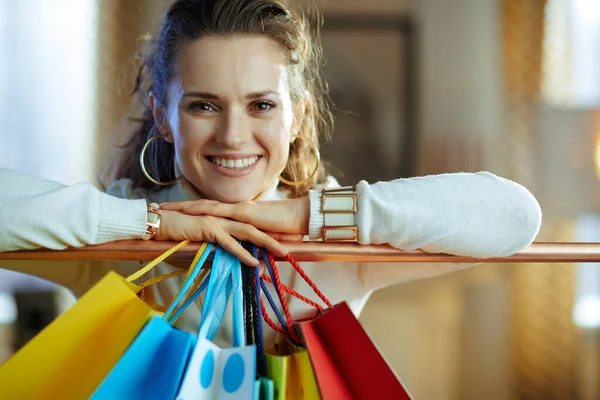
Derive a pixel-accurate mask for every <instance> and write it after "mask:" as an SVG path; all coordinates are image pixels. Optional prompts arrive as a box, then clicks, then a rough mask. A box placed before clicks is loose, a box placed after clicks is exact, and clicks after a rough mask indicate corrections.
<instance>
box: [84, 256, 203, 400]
mask: <svg viewBox="0 0 600 400" xmlns="http://www.w3.org/2000/svg"><path fill="white" fill-rule="evenodd" d="M211 247H212V245H210V244H208V245H207V246H206V250H205V251H204V252H203V254H202V256H201V257H200V259H199V260H198V262H197V263H196V264H195V265H194V267H193V268H194V269H193V271H192V272H191V273H190V275H189V277H188V279H187V280H186V282H185V283H184V286H183V287H182V289H181V291H180V292H179V294H178V296H177V298H176V299H175V300H174V301H173V303H172V304H171V306H170V307H169V309H168V310H167V312H166V313H165V315H164V316H163V317H158V316H155V317H153V318H152V319H150V321H149V322H148V323H147V324H146V325H145V326H144V328H143V329H142V331H141V332H140V334H139V335H138V336H137V337H136V338H135V340H134V341H133V343H132V344H131V346H130V347H129V348H128V349H127V351H126V352H125V354H124V355H123V356H122V357H121V359H120V360H119V362H118V363H117V364H116V365H115V367H114V368H113V369H112V370H111V371H110V373H109V374H108V376H107V377H106V378H105V379H104V381H103V382H102V383H101V384H100V386H99V387H98V388H97V389H96V391H95V392H94V394H93V395H92V397H91V399H93V400H100V399H102V400H104V399H106V400H108V399H111V400H113V399H128V400H129V399H140V400H141V399H144V400H149V399H157V400H158V399H160V400H163V399H173V398H175V396H176V395H177V392H178V390H179V386H180V384H181V379H182V377H183V376H184V373H185V369H186V367H187V364H188V361H189V357H190V354H191V352H192V350H193V349H194V345H195V343H196V337H195V335H194V334H192V333H188V332H184V331H181V330H179V329H177V328H175V327H173V325H172V323H173V321H174V320H175V319H176V317H177V316H179V314H181V312H183V310H185V308H187V306H188V305H189V304H190V303H191V302H192V301H193V300H194V299H195V298H196V297H197V296H198V295H199V294H200V292H201V291H202V290H203V289H204V287H205V286H206V284H205V283H207V282H206V281H205V283H204V284H203V285H201V286H200V288H199V289H198V290H197V291H196V292H195V293H194V294H193V295H192V296H191V297H190V298H189V299H188V301H187V302H186V303H185V304H184V305H183V306H182V307H181V308H179V310H177V311H176V312H175V314H173V312H174V311H175V309H176V306H177V305H178V304H179V302H180V301H181V299H182V298H183V296H184V295H185V293H187V292H188V291H189V290H190V288H191V286H192V283H193V282H194V280H195V279H196V278H197V276H198V274H199V272H200V269H201V266H202V264H204V262H205V261H206V258H207V257H208V255H209V254H210V250H211ZM171 315H173V317H170V316H171Z"/></svg>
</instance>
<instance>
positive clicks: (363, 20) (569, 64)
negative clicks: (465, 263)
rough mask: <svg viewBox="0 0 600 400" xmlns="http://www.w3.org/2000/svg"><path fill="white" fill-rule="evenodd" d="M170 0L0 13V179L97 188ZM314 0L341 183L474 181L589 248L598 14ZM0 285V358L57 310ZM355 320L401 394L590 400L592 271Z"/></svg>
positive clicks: (486, 269)
mask: <svg viewBox="0 0 600 400" xmlns="http://www.w3.org/2000/svg"><path fill="white" fill-rule="evenodd" d="M292 3H293V4H304V5H306V4H314V3H313V2H312V1H311V0H296V1H294V2H292ZM167 4H168V1H166V0H128V1H118V0H95V1H94V0H54V1H52V2H50V1H47V0H20V1H19V2H13V1H11V0H0V121H2V129H1V130H0V135H1V136H0V137H1V139H2V140H1V141H0V166H2V167H9V168H15V169H20V170H24V171H27V172H31V173H34V174H38V175H42V176H46V177H48V178H51V179H56V180H60V181H63V182H66V183H70V182H76V181H80V180H87V181H91V182H95V183H98V180H97V172H98V171H99V166H101V165H103V164H104V163H105V162H106V160H107V158H108V155H109V153H110V151H111V148H112V146H113V145H114V144H115V143H116V142H119V141H120V140H122V139H123V138H121V137H119V136H118V133H119V132H121V131H122V128H123V123H124V122H123V119H124V117H125V116H126V115H127V113H128V111H129V104H130V98H129V93H130V90H131V87H132V85H133V79H134V74H135V72H136V66H137V65H138V63H139V60H138V59H137V58H136V57H135V54H136V52H137V51H138V50H139V49H140V48H141V46H142V45H143V43H144V41H145V40H146V39H147V35H148V34H152V33H153V32H155V30H156V28H157V24H158V23H159V21H160V17H161V13H162V12H163V11H164V9H165V7H166V5H167ZM316 4H317V5H318V7H319V9H320V10H321V11H322V12H323V14H324V15H325V25H324V27H323V31H322V36H323V43H324V48H325V54H326V57H327V59H328V64H327V66H326V73H327V76H328V78H329V81H330V85H331V95H332V97H333V100H334V101H335V104H336V111H335V112H336V118H337V125H336V131H335V134H334V138H333V141H332V142H331V143H326V144H324V148H323V154H324V157H326V158H327V159H328V160H330V162H331V164H332V165H331V167H332V171H333V172H334V173H335V175H336V176H338V177H339V179H340V181H341V182H342V183H353V182H356V181H357V180H359V179H367V180H369V181H376V180H383V179H393V178H396V177H408V176H415V175H424V174H432V173H443V172H457V171H478V170H489V171H491V172H494V173H496V174H499V175H502V176H505V177H507V178H510V179H513V180H515V181H517V182H519V183H521V184H523V185H525V186H527V187H528V188H529V189H530V190H531V191H532V192H533V193H534V194H535V195H536V197H537V198H538V200H539V201H540V203H541V205H542V209H543V211H544V223H543V227H542V232H541V234H540V236H539V237H538V239H537V240H538V241H599V240H600V217H599V216H598V214H599V211H600V210H599V200H598V199H600V197H599V194H600V193H599V190H600V184H599V182H598V176H599V175H598V171H599V170H600V168H599V159H598V157H600V150H598V149H600V147H599V146H598V142H597V138H598V133H599V128H600V126H599V124H600V2H598V1H597V0H371V1H368V2H366V1H359V0H328V1H323V2H318V3H316ZM398 267H399V268H401V265H399V266H398ZM0 289H1V290H2V293H3V295H2V296H0V316H1V318H0V324H3V325H1V326H2V328H0V332H3V333H0V335H2V336H0V338H1V339H2V346H3V349H5V350H4V356H5V357H6V356H8V355H9V354H10V352H11V351H13V349H14V348H15V347H18V346H19V345H20V344H22V343H24V341H25V340H26V338H28V337H30V336H31V335H33V334H35V332H36V330H39V328H40V327H41V326H43V325H44V324H45V323H47V320H48V319H51V318H52V317H53V316H54V315H55V314H56V313H57V312H60V310H62V309H64V308H65V307H66V306H68V304H70V302H72V299H70V298H69V295H68V293H65V291H64V290H60V289H59V288H56V287H54V286H52V285H50V284H48V283H46V282H42V281H34V280H31V279H30V278H28V277H24V276H20V275H15V274H8V273H5V272H2V275H0ZM56 293H58V294H59V295H58V296H56ZM40 296H41V297H40ZM44 296H45V297H44ZM41 298H50V299H53V300H52V302H44V301H41V300H40V299H41ZM42 305H45V306H42ZM48 305H50V306H48ZM47 315H50V316H51V317H50V318H47V317H46V316H47ZM361 318H362V321H363V323H364V324H365V326H366V327H367V329H368V330H369V332H370V333H371V335H372V337H373V339H374V340H375V341H376V342H377V344H378V345H379V347H380V348H381V349H382V351H383V352H384V354H385V355H386V357H387V359H388V360H389V361H390V363H391V364H392V365H393V366H394V368H395V369H396V370H397V372H398V374H399V375H400V376H401V377H402V379H403V381H404V382H405V383H406V385H407V386H408V388H409V389H410V390H411V392H412V393H413V395H414V396H415V398H417V399H498V400H500V399H502V400H503V399H599V398H600V383H599V380H600V379H599V378H600V366H599V364H600V266H599V265H596V264H586V265H576V264H556V263H554V264H522V265H514V264H511V265H501V264H484V265H480V266H477V267H475V268H471V269H467V270H464V271H462V272H458V273H454V274H451V275H447V276H443V277H440V278H435V279H429V280H425V281H419V282H412V283H408V284H403V285H398V286H394V287H390V288H387V289H384V290H381V291H379V292H377V293H376V294H375V295H374V296H373V298H372V299H371V300H370V302H369V304H368V306H367V308H366V310H365V312H364V314H363V316H362V317H361ZM2 356H3V355H2V354H0V358H1V357H2Z"/></svg>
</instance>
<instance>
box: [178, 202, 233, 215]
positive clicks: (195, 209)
mask: <svg viewBox="0 0 600 400" xmlns="http://www.w3.org/2000/svg"><path fill="white" fill-rule="evenodd" d="M181 211H182V212H183V213H185V214H188V215H212V216H213V217H222V218H231V216H232V213H233V205H232V204H227V203H219V202H210V203H209V202H202V203H199V202H193V203H192V204H189V205H187V206H186V207H183V208H182V209H181Z"/></svg>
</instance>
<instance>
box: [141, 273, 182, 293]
mask: <svg viewBox="0 0 600 400" xmlns="http://www.w3.org/2000/svg"><path fill="white" fill-rule="evenodd" d="M187 272H188V271H186V270H185V269H178V270H177V271H173V272H169V273H168V274H164V275H160V276H156V277H154V278H152V279H149V280H147V281H144V282H142V283H141V284H139V285H138V287H139V288H140V289H143V288H146V287H148V286H150V285H154V284H155V283H158V282H162V281H164V280H165V279H169V278H172V277H174V276H178V275H183V274H186V273H187Z"/></svg>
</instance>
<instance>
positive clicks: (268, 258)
mask: <svg viewBox="0 0 600 400" xmlns="http://www.w3.org/2000/svg"><path fill="white" fill-rule="evenodd" d="M261 253H262V256H263V260H264V261H265V264H266V267H267V270H268V271H269V275H271V279H270V281H271V283H273V286H274V287H275V290H276V292H277V295H278V297H279V299H280V302H281V304H282V307H283V311H284V313H285V315H286V321H284V320H283V317H282V315H281V314H280V313H279V310H277V308H276V307H275V305H274V303H273V301H272V299H270V295H269V294H268V293H269V292H268V290H267V288H266V286H265V284H264V282H263V280H262V279H261V280H260V285H261V286H262V288H263V291H264V292H265V295H266V296H267V300H268V301H269V303H270V305H271V307H272V308H273V311H275V314H276V315H277V319H278V320H279V322H280V324H281V325H282V327H283V328H280V327H278V326H277V325H275V323H274V322H273V321H272V320H271V319H270V317H269V315H268V314H267V310H266V308H265V307H264V305H263V307H262V310H261V311H262V314H263V318H264V319H265V321H266V322H267V324H268V325H269V326H270V327H271V328H272V329H274V330H276V331H277V332H280V333H284V334H286V333H287V334H288V335H289V336H290V338H291V340H292V341H294V342H297V343H299V342H300V340H299V338H298V336H297V334H296V331H295V330H294V329H292V328H291V327H293V321H292V317H291V313H290V311H289V307H288V304H287V301H286V300H285V298H284V296H282V293H283V292H286V293H289V294H293V295H297V296H296V297H298V298H299V299H300V300H303V301H305V302H306V303H307V304H310V305H313V306H315V307H316V308H317V309H319V310H322V309H323V307H321V306H319V305H318V304H316V303H315V302H313V301H311V300H309V299H307V298H306V297H304V296H302V295H300V294H299V293H297V292H296V291H294V290H292V289H291V288H289V287H287V286H285V285H283V284H282V283H281V281H280V279H279V273H278V268H277V263H276V262H275V257H273V255H272V254H271V253H269V252H268V251H266V250H264V249H261ZM286 259H287V261H288V262H290V264H292V266H293V267H294V269H295V270H296V271H297V272H298V274H299V275H300V276H301V277H302V278H303V279H304V281H305V282H306V283H307V284H308V285H309V286H310V287H311V288H312V289H313V291H314V292H315V293H316V294H317V296H319V297H320V298H321V300H323V302H324V303H325V304H327V306H328V307H332V304H331V302H330V301H329V299H327V297H325V295H324V294H323V293H322V292H321V291H320V290H319V288H318V287H317V286H316V284H315V283H314V282H313V281H312V280H311V279H310V278H309V277H308V275H307V274H306V272H304V270H303V269H302V268H301V267H300V265H298V263H297V262H296V260H295V259H294V258H293V257H292V255H291V254H288V255H287V256H286Z"/></svg>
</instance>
